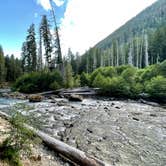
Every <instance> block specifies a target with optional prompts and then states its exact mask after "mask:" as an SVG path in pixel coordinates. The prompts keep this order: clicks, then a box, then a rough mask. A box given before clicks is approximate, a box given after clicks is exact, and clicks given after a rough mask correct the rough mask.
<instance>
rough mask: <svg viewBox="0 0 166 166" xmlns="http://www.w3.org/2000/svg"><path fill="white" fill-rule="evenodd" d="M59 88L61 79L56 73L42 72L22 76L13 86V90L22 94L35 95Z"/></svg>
mask: <svg viewBox="0 0 166 166" xmlns="http://www.w3.org/2000/svg"><path fill="white" fill-rule="evenodd" d="M55 82H56V83H55ZM53 84H54V85H53ZM55 84H56V85H55ZM61 86H62V77H61V75H60V73H59V72H58V71H54V72H49V71H42V72H32V73H29V74H24V75H23V76H21V77H19V78H18V79H17V80H16V82H15V84H14V85H13V90H18V91H20V92H24V93H35V92H42V91H47V90H51V89H55V88H60V87H61Z"/></svg>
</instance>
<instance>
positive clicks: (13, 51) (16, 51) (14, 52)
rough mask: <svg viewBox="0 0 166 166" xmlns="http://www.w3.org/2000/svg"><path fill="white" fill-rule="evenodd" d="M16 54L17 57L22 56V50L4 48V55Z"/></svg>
mask: <svg viewBox="0 0 166 166" xmlns="http://www.w3.org/2000/svg"><path fill="white" fill-rule="evenodd" d="M12 54H13V55H14V56H15V57H17V58H20V57H21V50H12V51H11V50H5V49H4V55H9V56H10V55H12Z"/></svg>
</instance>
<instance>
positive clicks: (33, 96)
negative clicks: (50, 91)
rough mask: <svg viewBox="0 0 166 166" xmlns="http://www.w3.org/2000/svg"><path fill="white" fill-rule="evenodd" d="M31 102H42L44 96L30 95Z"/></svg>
mask: <svg viewBox="0 0 166 166" xmlns="http://www.w3.org/2000/svg"><path fill="white" fill-rule="evenodd" d="M28 99H29V102H41V101H42V100H43V96H41V95H30V96H29V98H28Z"/></svg>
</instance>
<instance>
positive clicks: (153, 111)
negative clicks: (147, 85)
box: [0, 98, 166, 166]
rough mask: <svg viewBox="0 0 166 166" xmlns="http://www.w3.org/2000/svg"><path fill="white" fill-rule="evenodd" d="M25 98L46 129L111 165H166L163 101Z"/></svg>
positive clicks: (165, 122)
mask: <svg viewBox="0 0 166 166" xmlns="http://www.w3.org/2000/svg"><path fill="white" fill-rule="evenodd" d="M2 101H3V100H2V99H0V105H2V104H1V103H4V102H2ZM9 103H10V101H9ZM26 104H28V105H29V106H30V107H29V108H30V110H29V111H28V112H33V113H35V116H36V117H38V119H42V121H43V126H42V129H43V131H44V132H46V133H48V134H50V135H51V136H53V137H55V138H58V139H60V140H62V141H64V142H66V143H67V144H70V145H72V146H74V147H77V148H78V149H80V150H83V151H85V152H87V153H88V154H91V155H93V156H95V157H97V158H99V159H101V160H103V161H105V162H107V163H108V164H110V165H117V166H165V165H166V109H165V108H163V107H161V106H150V105H147V104H141V103H138V102H136V101H130V100H128V101H127V100H126V101H116V100H114V101H113V100H109V99H84V100H83V102H78V103H75V102H69V101H68V100H65V99H60V98H54V99H50V100H48V99H47V100H45V101H43V102H40V103H26ZM0 108H1V107H0ZM1 110H3V111H5V112H8V109H4V108H3V109H2V108H1ZM23 113H24V114H27V112H26V111H24V112H23Z"/></svg>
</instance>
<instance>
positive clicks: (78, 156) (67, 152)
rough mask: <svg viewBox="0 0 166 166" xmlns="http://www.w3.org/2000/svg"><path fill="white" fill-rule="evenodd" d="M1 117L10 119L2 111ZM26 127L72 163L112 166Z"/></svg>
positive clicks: (90, 165) (84, 165) (27, 126)
mask: <svg viewBox="0 0 166 166" xmlns="http://www.w3.org/2000/svg"><path fill="white" fill-rule="evenodd" d="M0 116H1V117H3V118H5V119H7V120H8V119H10V116H9V115H7V114H6V113H3V112H1V111H0ZM25 127H26V128H27V129H29V130H31V131H33V132H34V133H35V134H36V135H37V136H39V137H40V138H41V139H42V141H43V142H44V143H45V144H46V145H47V146H49V147H50V148H51V149H53V150H54V151H56V152H58V153H60V154H61V155H62V156H64V157H66V158H67V159H69V160H70V161H71V162H73V163H75V164H78V165H80V166H110V165H108V164H106V163H104V162H103V161H101V160H98V159H96V158H94V157H91V156H89V155H87V154H85V152H83V151H80V150H79V149H76V148H74V147H71V146H69V145H67V144H65V143H64V142H61V141H59V140H57V139H55V138H53V137H51V136H49V135H47V134H45V133H43V132H42V131H39V130H36V129H34V128H33V127H31V126H29V125H26V124H25Z"/></svg>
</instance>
